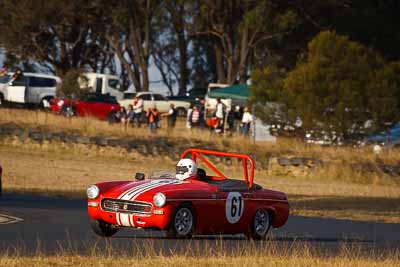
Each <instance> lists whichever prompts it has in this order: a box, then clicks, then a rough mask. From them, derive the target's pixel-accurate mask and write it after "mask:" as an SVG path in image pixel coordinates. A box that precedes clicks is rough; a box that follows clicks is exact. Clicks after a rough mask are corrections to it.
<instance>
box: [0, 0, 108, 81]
mask: <svg viewBox="0 0 400 267" xmlns="http://www.w3.org/2000/svg"><path fill="white" fill-rule="evenodd" d="M98 12H99V9H98V8H97V6H96V4H95V3H92V2H91V1H79V0H74V1H66V0H60V1H50V2H49V1H45V0H35V1H30V0H21V1H12V0H3V1H1V3H0V28H1V31H2V34H1V35H0V43H1V45H2V46H3V47H4V48H5V49H6V50H7V51H8V52H9V53H11V54H15V55H18V56H19V57H21V58H22V59H31V60H34V61H36V62H39V63H41V64H43V65H45V66H49V69H50V71H52V72H54V73H56V74H58V75H60V76H63V75H64V74H66V73H67V72H68V71H69V70H71V69H84V68H85V67H89V68H90V66H91V67H92V68H96V66H97V63H98V61H97V62H96V60H99V57H101V56H99V53H100V52H101V47H100V46H99V43H98V38H99V28H98V27H99V25H100V24H99V23H98V22H99V17H101V16H100V15H99V13H98ZM107 57H108V59H110V58H112V56H111V57H110V55H107ZM103 58H104V57H103ZM109 62H110V61H109V60H108V61H107V63H106V64H109Z"/></svg>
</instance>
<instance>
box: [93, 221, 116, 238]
mask: <svg viewBox="0 0 400 267" xmlns="http://www.w3.org/2000/svg"><path fill="white" fill-rule="evenodd" d="M90 226H91V228H92V230H93V232H94V233H95V234H96V235H99V236H101V237H110V236H113V235H115V234H116V233H117V232H118V228H114V227H113V226H112V225H111V224H109V223H106V222H103V221H99V220H91V222H90Z"/></svg>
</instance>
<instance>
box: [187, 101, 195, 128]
mask: <svg viewBox="0 0 400 267" xmlns="http://www.w3.org/2000/svg"><path fill="white" fill-rule="evenodd" d="M192 111H193V104H190V107H189V109H188V111H187V116H186V128H188V129H190V128H192V124H191V123H190V116H191V115H192Z"/></svg>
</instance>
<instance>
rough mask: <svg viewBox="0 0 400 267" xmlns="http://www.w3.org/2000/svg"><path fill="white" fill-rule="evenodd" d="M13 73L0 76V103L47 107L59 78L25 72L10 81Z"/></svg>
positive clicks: (59, 80) (59, 81)
mask: <svg viewBox="0 0 400 267" xmlns="http://www.w3.org/2000/svg"><path fill="white" fill-rule="evenodd" d="M13 74H14V73H7V75H5V76H2V77H0V105H1V104H3V103H4V102H10V103H19V104H33V105H38V106H41V107H47V106H48V104H49V101H50V99H51V98H53V97H55V95H56V88H57V85H58V84H59V83H61V79H60V78H59V77H57V76H53V75H46V74H38V73H29V72H26V73H24V74H23V75H22V76H20V77H19V78H18V79H17V80H15V81H13V82H10V79H11V77H12V75H13Z"/></svg>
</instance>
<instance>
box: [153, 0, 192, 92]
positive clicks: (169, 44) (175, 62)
mask: <svg viewBox="0 0 400 267" xmlns="http://www.w3.org/2000/svg"><path fill="white" fill-rule="evenodd" d="M191 4H192V3H191V2H190V1H183V0H179V1H173V0H165V1H163V2H162V3H161V4H160V9H159V12H158V14H157V19H156V23H155V24H156V34H155V36H154V39H153V53H152V55H153V59H154V63H155V65H156V67H157V68H158V69H159V71H160V73H161V76H162V78H163V81H164V83H165V84H166V85H167V87H168V88H169V90H170V92H171V94H172V87H173V85H174V83H176V82H177V83H178V95H184V94H185V93H186V89H187V86H188V84H189V78H190V70H189V67H188V64H189V60H190V59H189V57H190V55H189V44H190V42H191V40H190V37H189V35H188V32H187V24H188V22H187V21H188V20H189V19H190V15H189V12H188V10H189V8H190V6H191Z"/></svg>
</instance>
